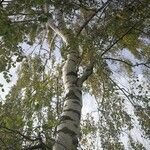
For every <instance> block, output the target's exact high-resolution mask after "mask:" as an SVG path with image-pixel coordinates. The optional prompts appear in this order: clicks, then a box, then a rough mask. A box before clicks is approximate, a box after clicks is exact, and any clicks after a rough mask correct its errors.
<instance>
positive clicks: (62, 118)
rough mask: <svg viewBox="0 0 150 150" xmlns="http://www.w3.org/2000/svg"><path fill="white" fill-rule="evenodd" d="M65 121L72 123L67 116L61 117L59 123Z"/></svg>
mask: <svg viewBox="0 0 150 150" xmlns="http://www.w3.org/2000/svg"><path fill="white" fill-rule="evenodd" d="M65 120H71V121H73V119H72V118H71V117H69V116H62V117H61V118H60V121H65Z"/></svg>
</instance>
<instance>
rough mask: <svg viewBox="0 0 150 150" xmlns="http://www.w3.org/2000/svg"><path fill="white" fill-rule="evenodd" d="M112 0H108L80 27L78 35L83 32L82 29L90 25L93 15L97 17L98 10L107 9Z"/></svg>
mask: <svg viewBox="0 0 150 150" xmlns="http://www.w3.org/2000/svg"><path fill="white" fill-rule="evenodd" d="M110 2H111V0H108V1H107V2H106V3H105V4H103V6H102V7H100V8H99V9H98V10H96V11H95V12H94V13H93V14H92V15H91V16H90V17H89V18H88V19H87V20H86V21H85V22H84V23H83V25H82V26H81V27H80V29H79V31H78V32H77V36H79V34H80V33H81V32H82V30H83V29H84V28H85V27H86V26H87V25H88V23H89V22H90V21H91V20H92V19H93V17H95V16H96V15H97V13H98V12H100V11H101V10H103V9H105V8H106V7H107V6H108V5H109V4H110Z"/></svg>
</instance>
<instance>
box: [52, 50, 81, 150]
mask: <svg viewBox="0 0 150 150" xmlns="http://www.w3.org/2000/svg"><path fill="white" fill-rule="evenodd" d="M79 59H80V58H79V53H78V51H71V52H70V54H69V55H68V57H67V61H66V63H65V65H64V67H63V83H64V87H65V92H66V97H65V100H64V108H63V113H62V116H61V119H60V125H59V126H58V127H57V137H56V142H55V144H54V146H53V150H76V149H77V146H78V135H79V132H80V129H79V128H80V127H79V126H80V118H81V108H82V92H81V87H79V86H78V84H77V80H78V77H77V71H78V63H79Z"/></svg>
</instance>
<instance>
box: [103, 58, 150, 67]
mask: <svg viewBox="0 0 150 150" xmlns="http://www.w3.org/2000/svg"><path fill="white" fill-rule="evenodd" d="M104 59H106V60H113V61H118V62H122V63H124V64H126V65H128V66H131V67H137V66H141V65H143V66H145V67H147V68H150V66H148V64H150V62H142V63H135V64H131V63H129V62H127V61H125V60H122V59H117V58H111V57H104Z"/></svg>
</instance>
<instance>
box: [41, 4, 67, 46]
mask: <svg viewBox="0 0 150 150" xmlns="http://www.w3.org/2000/svg"><path fill="white" fill-rule="evenodd" d="M43 11H44V13H45V14H48V13H49V7H48V4H47V3H45V4H44V5H43ZM58 15H59V14H58ZM56 18H57V17H56ZM59 18H60V17H59ZM54 22H55V21H54V19H53V18H52V16H51V17H49V18H48V21H47V25H48V26H49V27H50V28H51V29H52V30H53V31H54V32H55V33H56V34H57V35H58V36H60V37H61V39H62V40H63V42H64V43H65V44H66V45H68V41H67V38H66V36H65V35H64V33H63V32H62V30H61V29H60V27H59V26H56V25H55V23H54Z"/></svg>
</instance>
